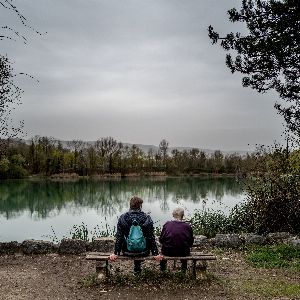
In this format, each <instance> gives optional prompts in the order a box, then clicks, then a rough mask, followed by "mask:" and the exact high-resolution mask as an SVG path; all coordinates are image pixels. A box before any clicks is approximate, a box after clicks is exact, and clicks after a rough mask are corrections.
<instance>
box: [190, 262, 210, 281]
mask: <svg viewBox="0 0 300 300" xmlns="http://www.w3.org/2000/svg"><path fill="white" fill-rule="evenodd" d="M194 266H195V268H194V270H195V271H194V275H195V278H196V279H206V278H207V274H206V267H207V262H206V261H205V260H201V261H198V262H196V261H195V260H194V261H193V267H194Z"/></svg>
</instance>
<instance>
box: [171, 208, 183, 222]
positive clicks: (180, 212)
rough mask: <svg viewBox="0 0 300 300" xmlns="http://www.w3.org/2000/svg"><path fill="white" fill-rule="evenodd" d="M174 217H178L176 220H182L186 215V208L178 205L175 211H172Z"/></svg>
mask: <svg viewBox="0 0 300 300" xmlns="http://www.w3.org/2000/svg"><path fill="white" fill-rule="evenodd" d="M172 215H173V217H174V218H175V219H176V220H182V219H183V216H184V210H183V208H181V207H177V208H175V209H174V210H173V213H172Z"/></svg>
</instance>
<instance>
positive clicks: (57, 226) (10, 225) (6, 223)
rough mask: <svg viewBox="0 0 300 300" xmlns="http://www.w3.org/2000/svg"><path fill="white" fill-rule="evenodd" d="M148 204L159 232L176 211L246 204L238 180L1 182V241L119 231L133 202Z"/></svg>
mask: <svg viewBox="0 0 300 300" xmlns="http://www.w3.org/2000/svg"><path fill="white" fill-rule="evenodd" d="M134 195H136V196H139V197H141V198H143V199H144V204H143V210H144V211H145V212H147V213H148V212H149V213H150V214H151V217H152V219H153V221H154V222H155V226H158V225H162V224H163V223H164V222H165V221H167V220H169V219H171V212H172V210H173V209H174V208H175V207H178V206H181V207H184V208H185V209H186V215H187V216H188V215H191V214H192V213H193V212H194V211H195V210H196V209H199V210H203V209H214V210H222V211H224V212H228V211H229V210H230V209H231V208H232V207H234V206H235V205H236V204H237V203H239V202H241V201H242V200H243V198H244V194H243V192H242V189H241V186H240V184H239V183H238V182H237V181H236V180H235V179H234V178H215V179H209V178H206V177H204V178H202V177H193V178H151V179H120V180H107V181H93V180H79V181H76V182H53V181H30V180H21V181H20V180H18V181H15V180H14V181H0V241H12V240H15V241H19V242H21V241H23V240H25V239H44V240H51V236H52V235H53V232H52V229H51V228H53V230H54V232H55V235H56V237H57V238H62V237H64V236H65V237H69V236H70V235H69V232H70V229H71V228H72V226H73V225H80V224H81V223H82V222H84V224H86V225H87V227H88V229H89V231H93V229H94V228H95V227H96V226H97V225H99V226H100V227H101V228H102V227H103V228H104V225H105V224H108V225H109V226H111V228H113V226H114V225H115V224H116V222H117V217H118V216H119V215H120V214H121V213H123V212H125V211H127V210H128V201H129V199H130V198H131V197H132V196H134Z"/></svg>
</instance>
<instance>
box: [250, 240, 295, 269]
mask: <svg viewBox="0 0 300 300" xmlns="http://www.w3.org/2000/svg"><path fill="white" fill-rule="evenodd" d="M246 259H247V261H248V262H249V263H251V264H252V265H253V266H255V267H259V268H293V269H297V270H300V248H299V247H293V246H289V245H285V244H282V245H273V246H260V247H255V248H254V249H252V250H251V251H250V252H249V253H248V254H247V257H246Z"/></svg>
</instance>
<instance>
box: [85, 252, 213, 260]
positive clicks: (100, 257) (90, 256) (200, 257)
mask: <svg viewBox="0 0 300 300" xmlns="http://www.w3.org/2000/svg"><path fill="white" fill-rule="evenodd" d="M86 259H87V260H100V261H106V260H109V254H107V253H89V254H87V256H86ZM164 259H165V260H177V259H187V260H215V259H216V256H214V255H212V254H206V255H201V254H197V255H189V256H176V257H173V256H172V257H171V256H164ZM118 260H154V256H145V257H134V256H123V255H120V256H118Z"/></svg>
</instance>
